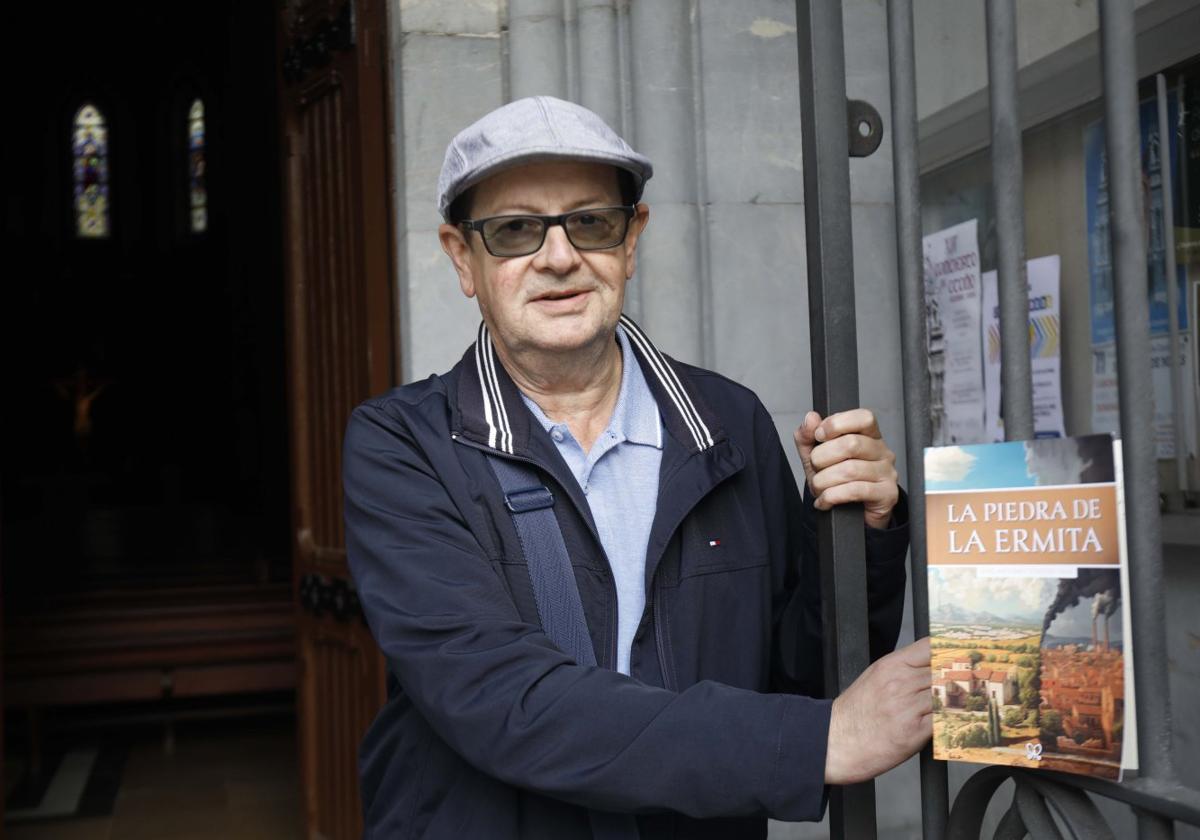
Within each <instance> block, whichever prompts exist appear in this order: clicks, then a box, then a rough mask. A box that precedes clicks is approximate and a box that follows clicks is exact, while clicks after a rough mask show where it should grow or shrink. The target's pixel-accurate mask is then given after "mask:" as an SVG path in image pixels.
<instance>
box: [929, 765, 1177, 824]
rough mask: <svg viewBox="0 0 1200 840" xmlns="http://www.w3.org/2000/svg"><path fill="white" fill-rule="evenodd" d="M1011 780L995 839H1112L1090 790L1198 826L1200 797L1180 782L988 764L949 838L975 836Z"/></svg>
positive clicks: (959, 801)
mask: <svg viewBox="0 0 1200 840" xmlns="http://www.w3.org/2000/svg"><path fill="white" fill-rule="evenodd" d="M1009 779H1011V780H1012V781H1013V782H1014V785H1015V790H1014V793H1013V799H1012V804H1010V805H1009V807H1008V810H1007V811H1005V813H1004V816H1003V817H1002V818H1001V820H1000V823H999V825H998V826H997V827H996V831H995V832H994V833H993V835H992V837H993V838H994V840H1022V838H1025V837H1032V838H1034V840H1043V839H1044V838H1045V840H1058V839H1059V838H1063V837H1071V838H1088V840H1093V838H1094V840H1115V838H1116V835H1115V834H1114V833H1113V830H1112V828H1111V827H1110V826H1109V825H1108V823H1107V822H1106V821H1105V819H1104V817H1103V816H1102V815H1101V813H1100V810H1099V809H1098V808H1097V807H1096V804H1095V803H1094V802H1093V801H1092V799H1091V798H1090V797H1089V796H1088V793H1093V794H1096V795H1099V796H1103V797H1105V798H1106V799H1112V800H1115V801H1118V802H1123V803H1125V804H1126V805H1129V806H1131V807H1133V808H1134V810H1135V811H1137V812H1145V813H1150V814H1155V815H1157V816H1159V817H1163V818H1166V819H1168V820H1178V821H1181V822H1185V823H1189V824H1191V825H1200V795H1198V794H1197V792H1196V791H1194V790H1191V789H1189V788H1186V787H1184V786H1182V785H1178V784H1169V785H1165V784H1162V783H1160V782H1155V781H1153V780H1150V779H1145V778H1142V779H1133V780H1129V781H1126V782H1121V783H1117V782H1111V781H1107V780H1104V779H1094V778H1091V777H1087V776H1074V775H1067V774H1061V773H1056V772H1053V771H1039V770H1024V769H1021V768H1017V767H1003V766H995V767H987V768H985V769H983V770H980V771H979V772H978V773H976V774H975V775H973V776H971V778H969V779H968V780H967V781H966V782H965V783H964V784H963V786H962V789H961V790H960V791H959V793H958V796H957V797H956V798H955V800H954V807H953V808H951V810H950V820H949V822H948V824H947V826H946V837H947V838H949V840H967V839H968V838H970V840H978V838H979V837H981V834H982V831H983V819H984V814H985V813H986V812H987V809H988V804H989V803H990V802H991V800H992V797H993V796H995V794H996V791H997V790H998V789H999V788H1000V785H1001V784H1003V783H1004V782H1006V781H1008V780H1009Z"/></svg>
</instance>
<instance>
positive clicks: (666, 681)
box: [650, 572, 677, 691]
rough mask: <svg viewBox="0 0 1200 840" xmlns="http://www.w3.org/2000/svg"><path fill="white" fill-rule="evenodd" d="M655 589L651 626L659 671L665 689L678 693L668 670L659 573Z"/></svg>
mask: <svg viewBox="0 0 1200 840" xmlns="http://www.w3.org/2000/svg"><path fill="white" fill-rule="evenodd" d="M653 588H654V591H653V594H652V595H651V597H652V598H653V599H654V610H653V612H652V615H651V618H650V626H651V627H652V628H653V629H654V645H655V647H657V648H658V669H659V671H660V672H661V673H662V680H663V688H665V689H667V690H668V691H676V690H677V689H676V688H675V680H674V678H673V677H672V675H671V672H670V671H669V670H667V649H666V644H665V643H664V642H663V630H664V628H665V627H666V626H667V623H666V619H665V618H664V616H663V614H662V584H660V583H659V582H658V573H657V572H655V574H654V587H653Z"/></svg>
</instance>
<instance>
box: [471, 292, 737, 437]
mask: <svg viewBox="0 0 1200 840" xmlns="http://www.w3.org/2000/svg"><path fill="white" fill-rule="evenodd" d="M620 323H621V326H622V327H624V329H625V334H626V336H628V338H629V342H630V344H631V346H632V347H633V350H634V355H635V356H636V358H637V360H638V363H639V364H640V365H641V368H642V374H643V376H644V377H645V379H646V383H647V384H648V385H649V386H650V390H651V392H652V393H653V394H654V399H655V401H656V402H657V403H658V408H659V412H660V414H661V415H662V420H663V425H665V426H666V428H667V431H668V432H669V433H670V434H671V435H672V436H673V437H675V438H676V439H677V440H678V441H679V442H680V443H681V444H682V445H683V446H684V448H685V449H686V450H688V451H689V452H693V453H694V452H704V451H706V450H709V449H711V448H712V447H713V446H714V445H716V443H717V442H718V441H720V440H722V439H724V437H725V434H724V429H723V428H722V426H721V424H720V423H719V422H718V420H717V418H716V416H715V415H714V414H713V412H712V411H711V410H710V409H709V408H708V406H707V405H705V403H704V401H703V400H702V399H701V397H700V394H699V393H698V389H697V388H696V384H695V382H694V381H692V380H691V377H690V376H689V375H688V374H687V372H686V370H682V369H681V368H682V367H683V366H682V365H680V364H679V363H678V362H676V361H674V360H673V359H671V358H670V357H668V356H666V355H665V354H664V353H662V352H661V351H660V350H659V349H658V348H657V347H655V346H654V344H653V342H651V341H650V339H649V337H648V336H647V335H646V334H645V332H643V331H642V329H641V327H639V326H638V325H637V324H636V323H634V321H633V319H631V318H629V317H628V316H626V315H622V316H621V321H620ZM459 369H460V373H459V377H458V394H457V403H458V404H457V406H456V409H457V410H456V412H455V417H454V420H455V423H454V425H455V426H456V429H455V433H456V434H461V435H463V436H464V437H466V438H468V439H470V440H473V441H474V442H476V443H479V444H482V445H485V446H487V447H489V448H491V449H494V450H496V451H497V452H502V453H506V454H509V455H522V456H526V457H528V456H529V454H530V452H529V450H530V429H531V427H533V426H535V425H537V422H536V420H535V418H534V417H533V415H532V414H531V413H530V412H529V409H528V408H526V407H525V404H524V402H523V401H522V400H521V394H520V391H518V390H517V386H516V384H515V383H514V382H513V381H512V377H510V376H509V375H508V371H506V370H505V369H504V366H503V365H502V364H500V359H499V357H498V356H497V354H496V348H495V346H494V345H493V343H492V337H491V334H490V333H489V331H488V328H487V325H486V324H483V323H480V325H479V331H478V333H477V335H476V339H475V343H474V344H473V345H471V347H469V348H467V352H466V353H465V354H464V355H463V358H462V361H461V362H460V363H459ZM538 428H539V429H540V426H539V427H538Z"/></svg>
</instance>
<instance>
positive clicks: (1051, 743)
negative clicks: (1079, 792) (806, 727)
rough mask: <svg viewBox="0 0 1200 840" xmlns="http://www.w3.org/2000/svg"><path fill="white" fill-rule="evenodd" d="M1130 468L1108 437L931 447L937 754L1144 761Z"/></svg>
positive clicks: (1006, 760)
mask: <svg viewBox="0 0 1200 840" xmlns="http://www.w3.org/2000/svg"><path fill="white" fill-rule="evenodd" d="M1119 479H1120V457H1119V442H1114V440H1113V439H1112V437H1110V436H1109V435H1089V436H1086V437H1076V438H1050V439H1041V440H1033V441H1010V442H1006V443H993V444H979V445H966V446H942V447H930V448H927V449H926V450H925V488H926V497H925V504H926V511H925V516H926V538H927V556H928V564H929V626H930V645H931V651H932V669H933V697H934V701H933V705H934V733H933V751H934V757H935V758H939V759H949V760H958V761H971V762H977V763H985V764H1009V765H1020V766H1024V767H1040V768H1047V769H1052V770H1061V771H1066V772H1071V773H1082V774H1087V775H1092V776H1098V777H1102V778H1108V779H1117V778H1120V776H1121V772H1122V767H1123V766H1126V767H1134V766H1136V758H1135V757H1134V754H1133V748H1132V744H1131V743H1130V742H1132V740H1133V739H1132V737H1126V733H1129V735H1130V736H1132V734H1133V729H1134V727H1133V718H1132V710H1133V696H1132V694H1133V692H1132V688H1133V684H1132V676H1131V675H1132V659H1131V657H1132V647H1131V644H1130V633H1129V627H1130V625H1129V620H1128V615H1127V614H1128V609H1127V606H1126V605H1127V600H1128V599H1126V598H1125V597H1124V592H1125V591H1126V590H1127V577H1126V576H1125V573H1124V569H1125V547H1124V517H1123V513H1124V511H1123V505H1122V499H1121V493H1120V481H1119Z"/></svg>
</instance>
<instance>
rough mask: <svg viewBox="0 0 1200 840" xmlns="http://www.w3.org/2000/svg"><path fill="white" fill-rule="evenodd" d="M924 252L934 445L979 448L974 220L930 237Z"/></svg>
mask: <svg viewBox="0 0 1200 840" xmlns="http://www.w3.org/2000/svg"><path fill="white" fill-rule="evenodd" d="M924 249H925V315H926V330H927V335H928V341H929V386H930V415H931V418H930V419H931V420H932V426H933V443H934V444H935V445H944V444H954V443H980V442H983V441H985V440H987V439H988V438H987V435H986V434H985V433H984V425H983V424H984V417H983V414H984V405H983V351H982V344H981V342H980V326H979V325H980V305H981V301H980V280H979V238H978V231H977V227H976V221H975V219H972V220H971V221H969V222H963V223H962V224H959V225H955V226H954V227H951V228H947V229H946V230H942V231H938V232H937V233H931V234H930V235H928V236H926V237H925V238H924Z"/></svg>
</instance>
